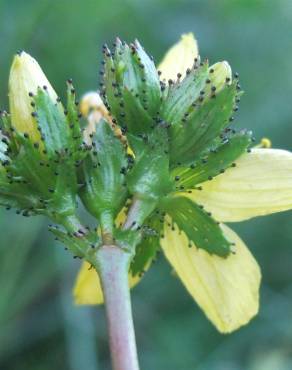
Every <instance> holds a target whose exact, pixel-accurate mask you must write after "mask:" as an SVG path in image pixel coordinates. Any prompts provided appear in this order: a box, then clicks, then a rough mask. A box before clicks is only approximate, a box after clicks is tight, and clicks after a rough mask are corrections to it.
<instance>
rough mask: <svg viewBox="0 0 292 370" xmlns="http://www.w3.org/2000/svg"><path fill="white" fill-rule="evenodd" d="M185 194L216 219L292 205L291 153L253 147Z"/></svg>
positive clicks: (242, 216)
mask: <svg viewBox="0 0 292 370" xmlns="http://www.w3.org/2000/svg"><path fill="white" fill-rule="evenodd" d="M202 188H203V190H202V191H198V190H194V191H193V192H192V194H185V195H186V196H188V197H190V198H191V199H192V200H194V201H195V202H197V203H199V204H203V205H204V206H205V208H206V210H207V211H208V212H211V213H212V215H213V216H214V218H215V219H216V220H218V221H224V222H235V221H242V220H246V219H249V218H252V217H256V216H263V215H268V214H271V213H274V212H280V211H285V210H288V209H291V208H292V153H290V152H288V151H285V150H280V149H252V151H251V153H246V154H244V155H242V156H241V157H240V158H239V159H238V160H237V161H236V167H231V168H229V169H227V170H226V171H225V173H224V174H222V175H219V176H217V177H215V178H214V179H213V180H212V181H207V182H204V183H203V184H202Z"/></svg>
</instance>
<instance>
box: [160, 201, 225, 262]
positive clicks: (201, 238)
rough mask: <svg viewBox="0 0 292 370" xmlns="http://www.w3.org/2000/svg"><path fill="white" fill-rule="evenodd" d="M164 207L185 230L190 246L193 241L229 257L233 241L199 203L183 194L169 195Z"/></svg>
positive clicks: (175, 222)
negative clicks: (229, 239) (227, 237)
mask: <svg viewBox="0 0 292 370" xmlns="http://www.w3.org/2000/svg"><path fill="white" fill-rule="evenodd" d="M162 208H163V209H164V210H165V212H167V213H168V214H169V216H170V217H171V218H172V221H173V224H169V227H171V228H173V227H175V226H174V224H176V225H177V227H178V228H179V229H180V230H181V231H183V232H185V234H186V235H187V237H188V239H189V241H190V245H189V246H190V247H192V248H193V246H192V242H193V243H194V244H195V245H196V246H197V247H198V248H202V249H204V250H206V251H207V252H209V253H210V254H216V255H218V256H220V257H227V256H228V255H229V253H230V252H231V250H230V246H231V243H230V242H229V241H228V240H227V239H226V238H225V237H224V234H223V232H222V230H221V228H220V226H219V225H218V223H217V222H216V221H215V220H214V219H213V218H212V217H211V216H210V215H209V214H208V213H207V212H205V211H204V210H203V209H202V208H201V207H200V206H199V205H197V204H196V203H194V202H192V201H191V200H190V199H188V198H185V197H183V196H175V197H167V198H165V200H164V201H163V203H162Z"/></svg>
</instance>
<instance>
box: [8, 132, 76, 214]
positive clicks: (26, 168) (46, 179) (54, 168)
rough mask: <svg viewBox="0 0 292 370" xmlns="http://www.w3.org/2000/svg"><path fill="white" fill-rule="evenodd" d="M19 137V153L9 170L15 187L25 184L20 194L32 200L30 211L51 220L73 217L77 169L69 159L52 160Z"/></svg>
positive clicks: (20, 187)
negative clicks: (52, 218) (46, 216)
mask: <svg viewBox="0 0 292 370" xmlns="http://www.w3.org/2000/svg"><path fill="white" fill-rule="evenodd" d="M16 137H17V141H18V144H19V151H18V153H17V155H16V156H15V157H14V158H13V159H12V160H11V162H10V163H9V164H8V165H7V166H6V168H7V172H8V174H9V176H10V177H9V178H10V182H12V184H16V185H17V184H18V183H19V181H21V182H22V185H19V186H18V187H19V192H20V191H21V193H23V194H24V195H25V199H31V204H30V205H29V208H30V209H31V210H32V211H34V212H35V213H42V214H43V213H45V214H47V215H49V216H51V215H53V214H54V213H56V212H59V213H60V214H63V215H70V214H73V213H74V211H75V209H76V194H77V180H76V173H75V166H74V165H73V164H72V163H71V161H70V160H69V159H68V158H67V157H65V158H64V157H62V156H58V157H56V158H55V159H54V160H52V159H51V160H50V159H49V158H48V156H46V155H44V154H43V153H42V152H41V151H40V150H39V147H35V145H34V144H33V143H32V142H31V141H30V140H29V139H28V138H26V137H25V136H22V135H21V134H18V133H16ZM16 185H15V186H16ZM15 190H16V189H15Z"/></svg>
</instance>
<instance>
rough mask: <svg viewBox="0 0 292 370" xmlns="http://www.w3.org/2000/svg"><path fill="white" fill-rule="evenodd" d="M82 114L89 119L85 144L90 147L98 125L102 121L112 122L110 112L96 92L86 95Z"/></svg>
mask: <svg viewBox="0 0 292 370" xmlns="http://www.w3.org/2000/svg"><path fill="white" fill-rule="evenodd" d="M80 113H81V114H82V116H83V117H85V118H87V121H88V124H87V126H86V128H85V130H84V132H83V137H84V140H85V142H86V143H87V144H88V145H90V144H91V142H92V140H91V136H92V134H93V133H94V132H95V131H96V125H97V124H98V123H99V121H100V120H101V119H105V120H106V121H108V122H111V119H110V117H109V114H108V111H107V109H106V107H105V105H104V104H103V101H102V100H101V97H100V96H99V94H98V93H97V92H95V91H90V92H88V93H86V94H85V95H84V96H83V97H82V99H81V102H80Z"/></svg>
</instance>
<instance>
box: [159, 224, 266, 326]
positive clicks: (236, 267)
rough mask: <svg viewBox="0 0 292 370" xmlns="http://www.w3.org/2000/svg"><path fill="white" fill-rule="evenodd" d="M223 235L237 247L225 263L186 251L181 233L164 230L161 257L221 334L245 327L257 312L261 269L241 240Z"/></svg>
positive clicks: (199, 251)
mask: <svg viewBox="0 0 292 370" xmlns="http://www.w3.org/2000/svg"><path fill="white" fill-rule="evenodd" d="M222 228H223V230H224V233H225V235H226V237H227V238H229V239H230V241H232V242H234V243H235V244H236V245H235V247H234V249H235V251H236V254H232V255H230V256H229V257H227V258H226V259H224V258H221V257H218V256H216V255H210V254H209V253H207V252H205V251H204V250H202V249H197V248H195V247H192V248H189V247H188V240H187V237H186V236H185V234H184V233H181V234H179V233H178V231H172V230H171V228H169V227H166V229H165V238H163V239H162V240H161V244H162V248H163V250H164V253H165V255H166V257H167V259H168V261H169V262H170V264H171V265H172V266H173V268H174V270H175V271H176V273H177V275H178V277H179V278H180V279H181V281H182V282H183V284H184V286H185V287H186V289H187V290H188V292H189V293H190V294H191V296H192V297H193V298H194V299H195V300H196V302H197V304H198V305H199V306H200V307H201V309H202V310H203V311H204V313H205V314H206V316H207V317H208V318H209V320H210V321H211V322H212V323H213V324H214V325H215V326H216V328H217V329H218V330H219V331H220V332H222V333H230V332H232V331H234V330H236V329H238V328H239V327H240V326H242V325H245V324H247V323H248V322H249V321H250V319H251V318H252V317H254V316H255V315H256V314H257V312H258V308H259V286H260V280H261V273H260V268H259V266H258V264H257V262H256V261H255V259H254V258H253V256H252V254H251V253H250V252H249V250H248V248H247V247H246V246H245V244H244V243H243V241H242V240H240V239H239V237H238V236H237V235H236V234H235V233H234V232H233V231H232V230H230V229H229V228H228V227H227V226H225V225H223V226H222Z"/></svg>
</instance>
